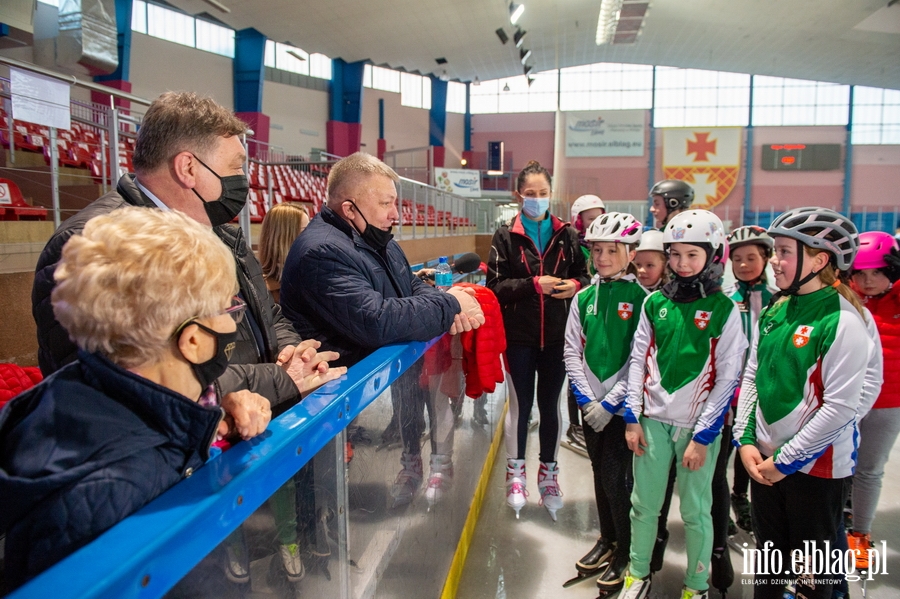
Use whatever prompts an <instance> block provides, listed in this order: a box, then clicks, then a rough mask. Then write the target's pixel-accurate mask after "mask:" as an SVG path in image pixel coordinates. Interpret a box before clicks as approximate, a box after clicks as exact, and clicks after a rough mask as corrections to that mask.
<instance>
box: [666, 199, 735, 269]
mask: <svg viewBox="0 0 900 599" xmlns="http://www.w3.org/2000/svg"><path fill="white" fill-rule="evenodd" d="M673 243H708V244H709V245H710V247H711V249H712V251H711V252H710V253H709V258H710V260H709V262H712V261H713V260H712V259H713V258H718V261H724V256H725V227H724V226H723V225H722V221H721V220H720V219H719V217H718V216H716V215H715V214H713V213H712V212H710V211H709V210H688V211H686V212H680V213H678V214H676V215H675V216H673V217H672V220H670V221H669V223H668V224H667V225H666V230H665V231H663V246H664V247H665V248H666V249H667V250H668V249H669V248H668V246H669V245H671V244H673Z"/></svg>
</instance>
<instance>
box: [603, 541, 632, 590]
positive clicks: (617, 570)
mask: <svg viewBox="0 0 900 599" xmlns="http://www.w3.org/2000/svg"><path fill="white" fill-rule="evenodd" d="M628 558H629V556H628V552H627V551H618V550H617V551H616V552H614V553H613V554H612V557H610V559H609V566H607V568H606V569H605V570H604V571H603V574H601V575H600V578H598V579H597V588H598V589H599V590H600V592H601V596H606V595H611V594H612V593H615V592H616V591H618V590H619V589H621V588H622V586H623V585H624V584H625V569H626V568H627V567H628Z"/></svg>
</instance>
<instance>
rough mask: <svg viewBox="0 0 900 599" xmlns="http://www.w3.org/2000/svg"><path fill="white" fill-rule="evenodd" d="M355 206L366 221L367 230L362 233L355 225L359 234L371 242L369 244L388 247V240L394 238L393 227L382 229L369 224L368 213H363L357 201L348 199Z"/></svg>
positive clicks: (378, 248) (378, 247)
mask: <svg viewBox="0 0 900 599" xmlns="http://www.w3.org/2000/svg"><path fill="white" fill-rule="evenodd" d="M347 201H348V202H350V203H351V204H353V207H354V208H356V211H357V212H359V215H360V216H361V217H362V218H363V220H364V221H366V230H365V231H363V232H362V233H359V229H356V225H354V226H353V228H354V229H356V232H357V233H359V236H360V237H362V239H363V241H365V242H366V243H368V244H369V246H370V247H371V248H372V249H374V250H378V251H381V250H383V249H384V248H386V247H387V244H388V242H390V240H391V239H393V238H394V235H393V234H392V233H391V229H392V228H393V227H389V228H388V230H387V231H382V230H381V229H379V228H378V227H373V226H372V225H371V224H369V219H367V218H366V215H365V214H363V213H362V211H361V210H360V209H359V206H357V205H356V202H354V201H353V200H347Z"/></svg>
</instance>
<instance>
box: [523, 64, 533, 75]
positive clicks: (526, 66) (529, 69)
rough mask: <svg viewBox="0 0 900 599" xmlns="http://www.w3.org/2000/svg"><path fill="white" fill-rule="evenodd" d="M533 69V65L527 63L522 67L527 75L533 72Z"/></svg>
mask: <svg viewBox="0 0 900 599" xmlns="http://www.w3.org/2000/svg"><path fill="white" fill-rule="evenodd" d="M532 69H534V67H533V66H531V65H529V64H526V65H525V67H524V68H523V69H522V72H523V73H525V76H526V77H527V76H528V75H530V74H531V71H532Z"/></svg>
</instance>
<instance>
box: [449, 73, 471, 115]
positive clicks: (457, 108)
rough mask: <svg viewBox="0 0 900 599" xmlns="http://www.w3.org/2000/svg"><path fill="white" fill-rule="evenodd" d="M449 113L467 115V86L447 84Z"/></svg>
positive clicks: (452, 82)
mask: <svg viewBox="0 0 900 599" xmlns="http://www.w3.org/2000/svg"><path fill="white" fill-rule="evenodd" d="M447 112H458V113H461V114H465V113H466V84H465V83H457V82H456V81H449V82H447Z"/></svg>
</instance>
